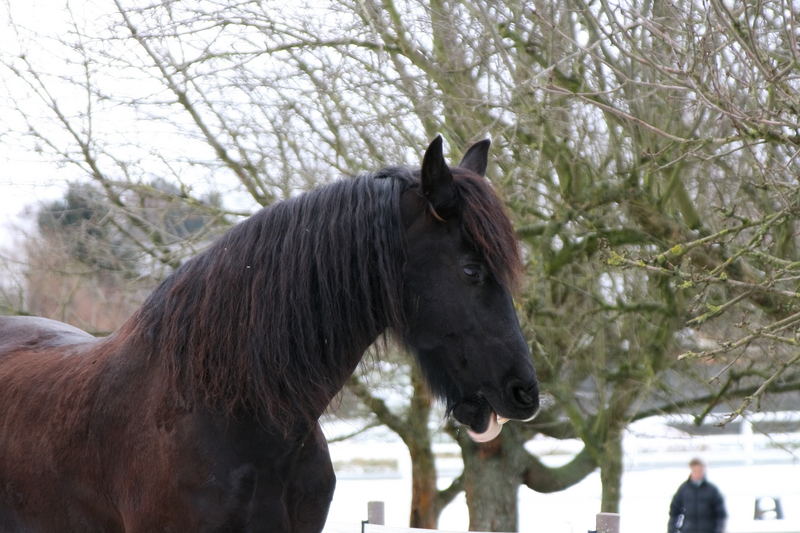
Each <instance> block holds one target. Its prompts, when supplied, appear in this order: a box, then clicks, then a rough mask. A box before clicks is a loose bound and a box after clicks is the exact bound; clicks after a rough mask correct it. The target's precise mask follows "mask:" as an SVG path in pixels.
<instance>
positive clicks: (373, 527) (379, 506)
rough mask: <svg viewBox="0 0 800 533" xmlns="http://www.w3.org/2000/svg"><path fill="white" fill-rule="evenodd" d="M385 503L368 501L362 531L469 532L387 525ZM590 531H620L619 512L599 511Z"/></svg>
mask: <svg viewBox="0 0 800 533" xmlns="http://www.w3.org/2000/svg"><path fill="white" fill-rule="evenodd" d="M384 509H385V507H384V503H383V502H367V519H366V520H364V521H363V522H361V533H467V532H457V531H452V532H447V531H444V530H439V529H436V530H434V529H415V528H409V527H387V526H386V525H384V516H385V514H384ZM588 531H589V533H619V514H617V513H598V514H597V521H596V525H595V529H591V530H588ZM469 533H490V532H488V531H471V532H469Z"/></svg>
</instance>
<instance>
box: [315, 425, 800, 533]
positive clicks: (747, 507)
mask: <svg viewBox="0 0 800 533" xmlns="http://www.w3.org/2000/svg"><path fill="white" fill-rule="evenodd" d="M798 437H799V436H798V435H797V434H790V435H788V436H787V435H783V436H774V435H773V436H770V437H767V436H764V435H760V436H759V435H756V436H755V439H754V438H753V436H752V435H750V436H748V435H742V436H740V435H727V436H714V437H687V436H686V435H675V434H671V433H670V432H668V431H666V432H663V433H662V434H659V435H655V436H653V435H652V434H651V435H645V436H642V435H641V434H638V435H637V434H636V431H635V428H634V431H632V432H629V434H628V436H626V441H625V450H626V472H625V474H624V477H623V482H622V483H623V484H622V503H621V509H620V510H621V515H622V526H621V530H622V533H662V532H664V531H666V524H667V512H668V508H669V502H670V499H671V498H672V495H673V493H674V492H675V490H676V489H677V487H678V485H679V484H680V483H681V482H683V481H684V480H685V479H686V477H687V476H688V467H687V463H688V461H689V459H690V458H691V457H693V456H700V457H703V458H704V459H705V460H706V461H707V463H708V479H709V480H710V481H712V482H713V483H715V484H716V485H717V486H718V487H719V488H720V490H721V491H722V493H723V494H724V496H725V500H726V505H727V509H728V514H729V517H730V518H729V521H728V533H757V532H776V533H777V532H780V533H800V458H798V457H797V456H796V455H795V454H794V453H793V452H792V448H793V447H796V443H797V442H798ZM450 446H455V444H452V445H447V444H441V445H439V446H438V447H437V450H440V451H441V450H444V451H445V455H446V456H452V455H453V454H452V453H451V452H452V449H451V448H450ZM529 446H530V447H531V448H538V450H537V451H539V453H545V451H546V450H549V451H550V453H549V454H546V453H545V454H544V455H543V459H544V460H545V461H547V462H548V463H550V464H553V465H555V464H558V463H562V462H565V461H566V460H568V459H569V457H570V454H571V453H574V451H576V450H577V449H579V447H580V445H579V444H578V443H575V442H563V443H558V442H555V441H550V440H544V439H542V441H538V440H534V441H532V442H531V443H529ZM559 446H561V448H560V449H559ZM455 449H456V450H457V448H455ZM331 454H332V457H333V459H334V462H335V463H337V464H339V465H342V464H346V463H347V461H348V460H350V459H353V458H360V459H361V460H362V461H364V460H367V462H370V463H371V464H372V467H373V468H377V470H378V471H373V472H371V473H370V472H367V473H363V472H355V473H354V472H353V471H352V468H342V467H340V469H339V481H338V484H337V489H336V494H335V496H334V499H333V503H332V505H331V510H330V514H329V517H328V524H327V526H326V530H325V531H326V532H328V533H356V532H358V531H360V523H361V520H362V519H365V518H366V509H367V502H368V501H372V500H378V501H384V502H385V504H386V524H387V525H389V526H396V527H402V526H407V524H408V509H409V503H410V499H411V489H410V486H411V484H410V479H409V478H408V475H407V472H408V471H409V468H408V458H407V453H406V452H405V448H404V447H403V446H402V444H400V443H397V442H391V439H389V441H387V439H386V436H385V435H384V436H381V437H379V438H377V439H376V440H374V441H371V440H369V439H367V440H362V441H357V442H347V441H345V442H341V443H337V444H334V445H333V446H331ZM380 458H383V462H384V463H385V465H384V466H385V467H386V468H385V470H384V471H383V472H381V471H380V468H381V466H380V465H381V459H380ZM392 464H395V465H396V468H394V469H393V468H392V466H391V465H392ZM437 464H438V465H439V470H440V473H443V474H444V475H445V476H446V477H444V478H443V479H441V484H442V485H445V484H447V483H448V482H449V481H450V479H451V478H452V476H455V475H457V474H458V471H459V470H460V462H459V461H458V460H457V459H453V458H449V459H443V460H441V461H438V462H437ZM763 497H772V498H779V499H780V503H781V506H782V509H783V512H784V520H774V521H753V511H754V505H755V501H756V499H757V498H763ZM599 509H600V476H599V473H597V472H595V473H594V474H592V475H590V476H589V477H587V478H586V479H584V480H583V481H582V482H580V483H578V484H577V485H575V486H573V487H571V488H569V489H567V490H565V491H562V492H559V493H555V494H538V493H535V492H533V491H531V490H529V489H527V488H522V489H521V490H520V492H519V512H520V516H519V527H520V531H522V532H527V533H586V531H588V530H590V529H594V520H595V514H596V513H597V512H598V511H599ZM467 526H468V516H467V507H466V503H465V501H464V497H463V494H462V495H461V496H460V497H459V498H458V499H457V500H456V501H455V502H453V503H452V504H451V505H450V506H448V507H447V508H446V509H445V510H444V512H443V514H442V517H441V520H440V522H439V528H440V529H442V530H451V531H466V529H467Z"/></svg>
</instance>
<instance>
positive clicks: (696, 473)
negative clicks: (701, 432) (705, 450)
mask: <svg viewBox="0 0 800 533" xmlns="http://www.w3.org/2000/svg"><path fill="white" fill-rule="evenodd" d="M689 469H690V470H691V473H690V474H689V477H690V478H691V480H692V481H702V480H703V478H705V477H706V464H705V463H704V462H703V460H702V459H699V458H697V457H695V458H694V459H692V460H691V461H689Z"/></svg>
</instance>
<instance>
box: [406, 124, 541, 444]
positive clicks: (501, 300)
mask: <svg viewBox="0 0 800 533" xmlns="http://www.w3.org/2000/svg"><path fill="white" fill-rule="evenodd" d="M488 149H489V141H488V140H486V141H481V142H479V143H477V144H475V145H473V146H472V147H471V148H470V149H469V150H468V151H467V153H466V154H465V155H464V158H463V159H462V161H461V162H460V163H459V165H458V166H457V167H453V168H450V167H449V166H448V165H447V163H446V162H445V159H444V156H443V154H442V139H441V137H437V138H436V139H435V140H434V141H433V142H432V143H431V144H430V146H429V147H428V149H427V151H426V152H425V155H424V157H423V162H422V168H421V169H420V171H419V181H418V182H417V183H415V184H414V185H413V186H412V187H410V188H409V189H408V190H407V191H406V192H405V193H404V194H403V196H402V198H401V216H402V219H403V226H404V231H405V242H406V260H405V267H404V270H403V305H404V315H405V324H404V331H403V339H404V341H405V343H406V344H407V345H408V346H409V347H410V348H411V350H412V351H413V352H414V354H415V355H416V357H417V359H418V361H419V363H420V366H421V368H422V370H423V373H424V374H425V376H426V378H427V380H428V382H429V384H430V386H431V388H432V390H433V392H434V393H435V394H436V395H437V396H439V397H440V398H443V399H444V400H445V402H446V404H447V408H448V411H449V412H450V413H451V414H452V416H453V417H455V419H456V420H457V421H458V422H460V423H461V424H464V425H466V426H467V427H468V428H469V430H468V431H469V435H470V436H471V437H472V438H473V440H476V441H487V440H491V439H493V438H494V437H496V436H497V435H498V434H499V433H500V429H501V424H502V423H503V422H505V420H507V419H517V420H529V419H531V418H532V417H534V416H535V414H536V412H537V410H538V408H539V389H538V384H537V380H536V373H535V371H534V368H533V363H532V361H531V357H530V351H529V348H528V345H527V343H526V341H525V338H524V337H523V335H522V331H521V330H520V325H519V321H518V319H517V316H516V313H515V310H514V305H513V302H512V296H511V290H512V287H513V284H514V280H515V277H516V275H517V274H518V273H519V272H520V270H521V266H520V257H519V250H518V247H517V242H516V239H515V237H514V233H513V229H512V227H511V223H510V221H509V220H508V217H507V216H506V214H505V212H504V210H503V208H502V204H501V203H500V200H499V199H498V198H497V196H496V195H495V193H494V191H493V190H492V188H491V186H490V185H489V183H488V181H487V180H486V179H485V178H484V173H485V171H486V167H487V153H488Z"/></svg>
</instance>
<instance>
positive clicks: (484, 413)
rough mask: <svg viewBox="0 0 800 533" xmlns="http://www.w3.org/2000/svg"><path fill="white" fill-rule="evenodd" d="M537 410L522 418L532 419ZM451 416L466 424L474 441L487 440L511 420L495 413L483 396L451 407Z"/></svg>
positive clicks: (498, 433) (496, 434) (492, 437)
mask: <svg viewBox="0 0 800 533" xmlns="http://www.w3.org/2000/svg"><path fill="white" fill-rule="evenodd" d="M537 414H538V410H537V412H536V413H534V414H533V415H532V416H531V417H529V418H527V419H525V420H523V421H524V422H528V421H530V420H533V419H534V418H535V417H536V415H537ZM453 417H454V418H455V419H456V420H457V421H458V422H460V423H461V424H463V425H465V426H467V434H468V435H469V437H470V438H471V439H472V440H473V441H475V442H489V441H491V440H493V439H495V438H497V436H498V435H500V432H501V431H502V430H503V425H504V424H505V423H506V422H508V421H509V420H512V419H510V418H506V417H503V416H501V415H498V414H497V411H495V410H494V408H493V407H492V406H491V404H490V403H489V402H488V401H487V400H486V399H485V398H483V397H476V398H471V399H468V400H465V401H463V402H461V403H459V404H458V405H456V406H455V407H454V408H453Z"/></svg>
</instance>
